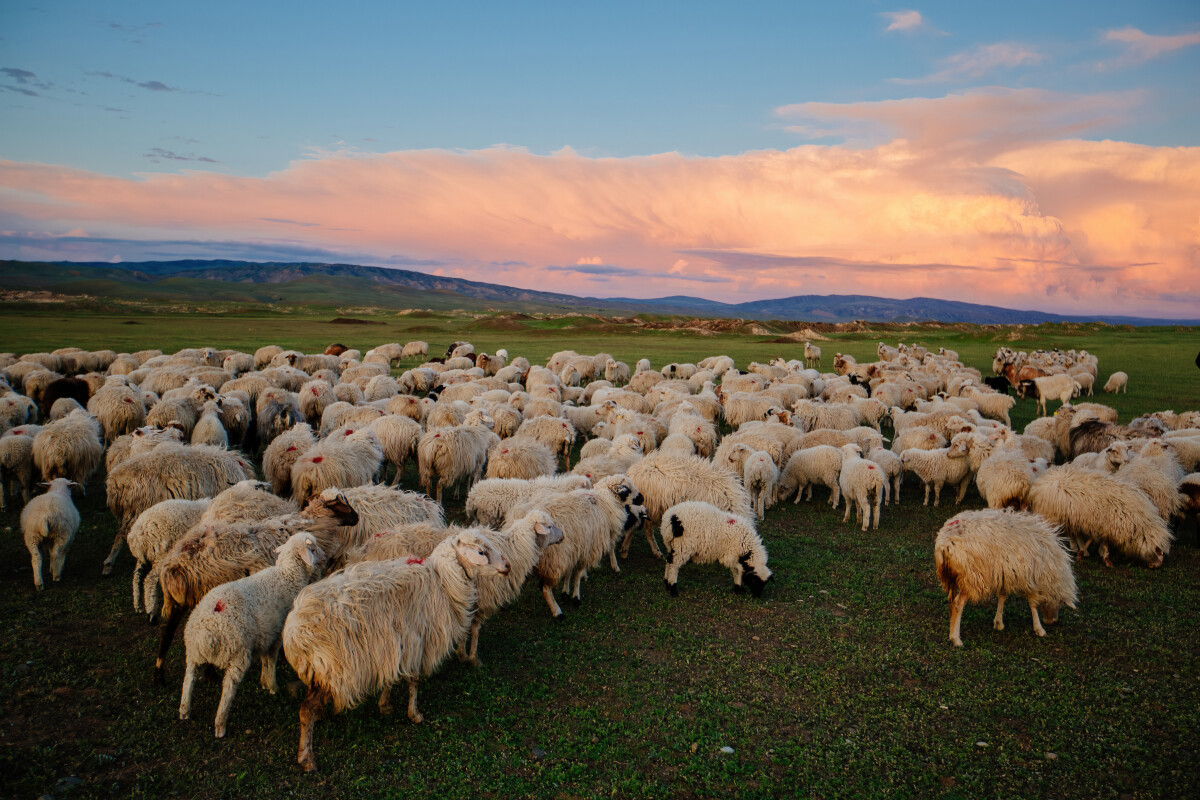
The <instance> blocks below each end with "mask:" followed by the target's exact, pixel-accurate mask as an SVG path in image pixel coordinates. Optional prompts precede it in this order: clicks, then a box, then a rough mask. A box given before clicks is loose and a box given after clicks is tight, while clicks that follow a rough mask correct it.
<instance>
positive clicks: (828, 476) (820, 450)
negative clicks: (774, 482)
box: [779, 445, 842, 508]
mask: <svg viewBox="0 0 1200 800" xmlns="http://www.w3.org/2000/svg"><path fill="white" fill-rule="evenodd" d="M841 471H842V451H841V450H840V449H839V448H837V447H831V446H830V445H816V446H815V447H804V448H801V449H799V450H797V451H796V452H794V453H792V456H791V458H789V459H788V462H787V464H786V465H785V466H784V468H783V473H782V475H781V476H780V479H779V485H780V490H781V493H782V494H783V495H784V496H785V497H786V496H788V495H790V494H791V492H792V489H793V488H794V489H795V491H796V499H795V500H794V502H796V503H799V502H800V500H801V499H804V500H812V490H813V486H825V487H828V489H829V504H830V505H831V506H833V507H834V508H837V507H838V503H839V502H840V501H841V496H842V495H841V489H840V488H839V486H838V475H839V474H840V473H841Z"/></svg>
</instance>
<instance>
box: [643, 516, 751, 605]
mask: <svg viewBox="0 0 1200 800" xmlns="http://www.w3.org/2000/svg"><path fill="white" fill-rule="evenodd" d="M660 535H661V536H662V540H663V548H664V549H665V550H666V553H667V554H666V561H667V567H666V570H665V572H664V574H663V583H664V584H665V585H666V587H667V591H668V592H670V594H671V596H672V597H677V596H678V595H679V570H680V569H681V568H682V567H683V566H684V565H685V564H687V563H688V562H689V561H695V562H696V563H698V564H713V563H717V564H721V565H723V566H724V567H726V568H727V569H728V570H729V571H730V572H731V573H733V590H734V591H735V592H740V591H743V586H745V587H749V589H750V593H751V594H752V595H753V596H754V597H761V596H762V592H763V588H764V587H765V586H766V585H767V583H768V582H770V580H771V578H772V573H771V569H770V568H769V567H768V566H767V548H766V547H764V546H763V543H762V539H760V538H759V536H758V533H757V532H756V531H755V530H754V525H753V523H752V522H751V521H750V520H749V519H748V518H746V517H743V516H739V515H736V514H731V513H729V512H727V511H724V510H722V509H720V508H717V507H716V506H713V505H710V504H709V503H704V502H700V501H689V502H685V503H679V504H677V505H673V506H671V507H670V508H669V509H667V511H666V512H665V513H664V514H663V518H662V527H661V530H660Z"/></svg>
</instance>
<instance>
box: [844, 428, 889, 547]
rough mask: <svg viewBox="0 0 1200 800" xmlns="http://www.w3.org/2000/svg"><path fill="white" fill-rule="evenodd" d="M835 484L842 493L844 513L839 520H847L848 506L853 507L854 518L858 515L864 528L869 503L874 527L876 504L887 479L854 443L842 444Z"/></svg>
mask: <svg viewBox="0 0 1200 800" xmlns="http://www.w3.org/2000/svg"><path fill="white" fill-rule="evenodd" d="M838 487H839V488H840V489H841V491H842V494H843V495H845V497H846V513H845V515H844V516H843V517H842V522H849V521H850V510H851V508H853V509H854V513H855V519H859V518H861V519H862V529H863V530H864V531H865V530H866V529H867V527H868V526H869V525H871V521H872V520H871V509H872V505H873V506H874V509H875V518H874V527H875V528H876V529H878V528H879V507H880V505H882V503H883V494H884V492H885V491H886V490H887V479H886V478H884V476H883V470H882V469H880V467H879V465H878V464H876V463H875V462H873V461H869V460H867V459H865V458H863V457H862V448H860V447H859V446H858V445H856V444H848V445H845V446H844V447H842V471H841V473H840V474H839V475H838ZM872 498H874V503H873V504H872Z"/></svg>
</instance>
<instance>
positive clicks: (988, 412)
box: [963, 386, 1017, 425]
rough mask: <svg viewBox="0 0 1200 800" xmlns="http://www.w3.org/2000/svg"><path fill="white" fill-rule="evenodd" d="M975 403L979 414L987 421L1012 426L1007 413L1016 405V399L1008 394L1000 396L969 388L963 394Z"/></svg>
mask: <svg viewBox="0 0 1200 800" xmlns="http://www.w3.org/2000/svg"><path fill="white" fill-rule="evenodd" d="M963 396H964V397H967V398H969V399H971V400H973V401H975V404H976V406H977V407H978V409H979V413H980V414H982V415H983V416H985V417H987V418H988V419H994V420H998V421H1000V422H1003V423H1004V424H1005V425H1012V420H1011V418H1010V417H1009V412H1010V411H1012V408H1013V406H1014V405H1016V403H1017V399H1016V398H1015V397H1013V396H1012V395H1009V394H1000V393H999V392H985V391H983V390H982V389H980V388H978V387H976V386H971V387H969V388H968V389H967V390H966V391H965V392H964V394H963Z"/></svg>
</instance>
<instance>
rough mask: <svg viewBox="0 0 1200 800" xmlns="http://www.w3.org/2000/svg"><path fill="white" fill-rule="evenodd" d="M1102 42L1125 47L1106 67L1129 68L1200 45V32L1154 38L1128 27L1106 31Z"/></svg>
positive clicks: (1151, 35)
mask: <svg viewBox="0 0 1200 800" xmlns="http://www.w3.org/2000/svg"><path fill="white" fill-rule="evenodd" d="M1102 41H1105V42H1116V43H1118V44H1122V45H1125V53H1124V54H1123V55H1121V56H1120V57H1119V58H1118V59H1117V60H1116V61H1114V62H1111V63H1110V64H1109V65H1107V66H1129V65H1133V64H1141V63H1142V62H1144V61H1149V60H1150V59H1152V58H1158V57H1159V56H1161V55H1163V54H1164V53H1170V52H1172V51H1174V50H1180V49H1182V48H1184V47H1193V46H1195V45H1198V44H1200V32H1198V33H1185V34H1179V35H1177V36H1155V35H1153V34H1149V33H1145V32H1143V31H1140V30H1138V29H1137V28H1133V27H1128V28H1120V29H1119V30H1111V31H1106V32H1105V33H1104V36H1103V37H1102Z"/></svg>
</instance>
